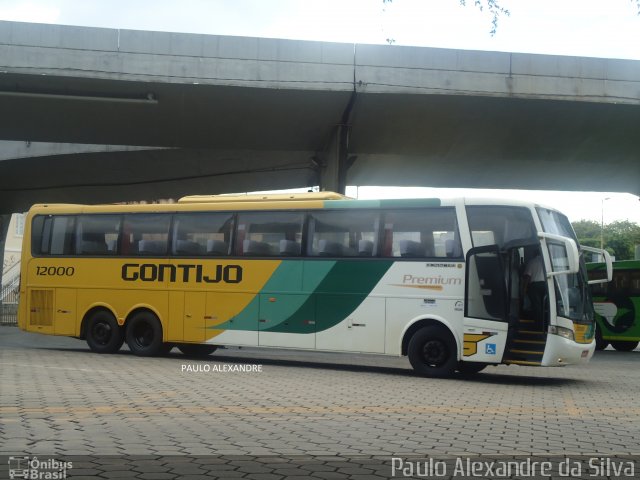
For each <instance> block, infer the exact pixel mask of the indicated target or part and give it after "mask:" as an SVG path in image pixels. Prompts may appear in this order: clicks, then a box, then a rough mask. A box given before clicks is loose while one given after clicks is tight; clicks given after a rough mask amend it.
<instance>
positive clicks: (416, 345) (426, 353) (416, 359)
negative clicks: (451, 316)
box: [407, 325, 458, 378]
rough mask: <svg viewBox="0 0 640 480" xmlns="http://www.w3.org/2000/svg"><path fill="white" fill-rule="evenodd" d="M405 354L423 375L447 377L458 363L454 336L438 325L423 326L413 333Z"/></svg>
mask: <svg viewBox="0 0 640 480" xmlns="http://www.w3.org/2000/svg"><path fill="white" fill-rule="evenodd" d="M407 355H408V356H409V361H410V362H411V366H412V367H413V369H414V370H415V371H416V372H418V373H419V374H421V375H424V376H425V377H434V378H442V377H448V376H450V375H451V374H453V372H454V370H455V369H456V366H457V364H458V358H457V355H456V342H455V340H454V338H453V337H452V335H451V333H450V332H449V330H447V329H446V328H444V327H441V326H438V325H430V326H428V327H423V328H421V329H420V330H418V331H417V332H416V333H414V334H413V336H412V337H411V340H410V341H409V347H408V349H407Z"/></svg>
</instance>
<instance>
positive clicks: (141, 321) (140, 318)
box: [126, 311, 166, 357]
mask: <svg viewBox="0 0 640 480" xmlns="http://www.w3.org/2000/svg"><path fill="white" fill-rule="evenodd" d="M126 340H127V345H128V346H129V350H131V351H132V352H133V353H134V354H135V355H138V356H140V357H153V356H155V355H159V354H160V353H162V351H163V348H166V347H165V344H164V343H163V342H162V325H160V320H158V317H156V316H155V315H154V314H153V313H151V312H148V311H142V312H138V313H136V314H134V315H133V317H131V319H130V320H129V321H128V322H127V333H126Z"/></svg>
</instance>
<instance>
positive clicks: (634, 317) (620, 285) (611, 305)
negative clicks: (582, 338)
mask: <svg viewBox="0 0 640 480" xmlns="http://www.w3.org/2000/svg"><path fill="white" fill-rule="evenodd" d="M587 266H588V269H589V277H590V278H594V279H595V278H601V277H602V276H603V275H604V273H603V272H604V269H605V265H604V264H588V265H587ZM591 292H592V295H593V302H594V308H595V311H596V322H597V325H596V349H598V350H604V349H605V348H607V346H608V345H609V344H611V346H612V347H613V348H615V349H616V350H619V351H622V352H628V351H631V350H633V349H635V348H636V347H637V346H638V342H640V261H639V260H628V261H620V262H614V263H613V279H612V281H611V282H608V283H600V284H597V285H593V286H592V289H591Z"/></svg>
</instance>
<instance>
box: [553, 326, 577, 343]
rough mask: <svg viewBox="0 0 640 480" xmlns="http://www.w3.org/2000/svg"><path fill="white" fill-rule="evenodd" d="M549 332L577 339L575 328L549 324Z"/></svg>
mask: <svg viewBox="0 0 640 480" xmlns="http://www.w3.org/2000/svg"><path fill="white" fill-rule="evenodd" d="M549 333H550V334H552V335H558V336H560V337H562V338H566V339H567V340H571V341H575V337H574V335H573V330H571V329H570V328H565V327H558V326H556V325H549Z"/></svg>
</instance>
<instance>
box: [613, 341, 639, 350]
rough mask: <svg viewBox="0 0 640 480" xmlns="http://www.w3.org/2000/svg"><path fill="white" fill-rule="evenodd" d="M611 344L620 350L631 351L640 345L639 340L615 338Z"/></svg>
mask: <svg viewBox="0 0 640 480" xmlns="http://www.w3.org/2000/svg"><path fill="white" fill-rule="evenodd" d="M611 346H612V347H613V348H615V349H616V350H617V351H619V352H630V351H631V350H635V348H636V347H637V346H638V342H632V341H628V340H613V341H612V342H611Z"/></svg>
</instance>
